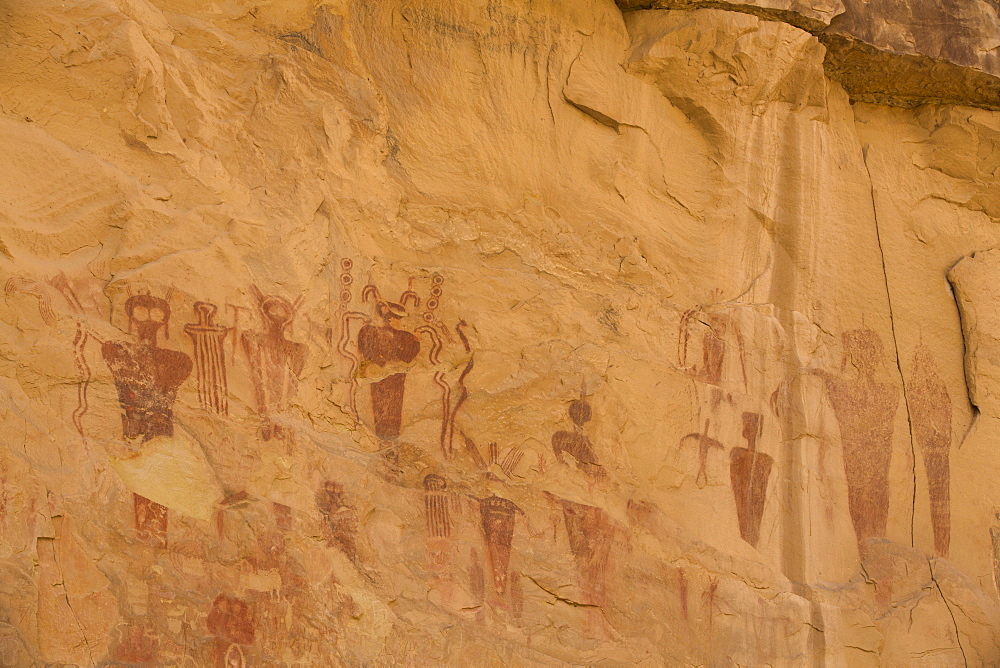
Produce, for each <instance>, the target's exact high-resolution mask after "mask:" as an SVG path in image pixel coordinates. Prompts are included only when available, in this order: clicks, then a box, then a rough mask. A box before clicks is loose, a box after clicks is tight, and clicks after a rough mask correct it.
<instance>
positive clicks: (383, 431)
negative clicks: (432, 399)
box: [358, 286, 420, 441]
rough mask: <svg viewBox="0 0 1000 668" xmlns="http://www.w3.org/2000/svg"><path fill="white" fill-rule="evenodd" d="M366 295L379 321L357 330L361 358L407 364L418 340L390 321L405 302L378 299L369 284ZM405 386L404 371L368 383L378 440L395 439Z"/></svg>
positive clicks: (398, 315) (413, 356)
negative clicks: (372, 300)
mask: <svg viewBox="0 0 1000 668" xmlns="http://www.w3.org/2000/svg"><path fill="white" fill-rule="evenodd" d="M369 294H371V295H374V297H375V299H376V302H375V315H376V316H377V317H378V318H379V319H380V320H381V321H382V324H380V325H373V324H367V325H365V326H364V327H362V328H361V331H360V332H358V350H359V351H360V353H361V356H362V358H363V359H364V360H365V361H366V362H368V363H370V364H374V365H376V366H380V367H385V366H387V365H389V364H392V363H403V364H409V363H410V362H412V361H413V360H415V359H416V357H417V355H418V354H419V353H420V340H419V339H418V338H417V336H416V334H414V333H412V332H408V331H406V330H402V329H396V327H395V325H394V324H393V321H395V320H399V319H400V318H402V317H403V314H405V312H406V307H405V305H401V304H396V303H394V302H387V301H383V300H381V299H379V298H378V293H377V290H375V289H374V287H371V286H370V287H369V288H366V292H365V295H366V297H367V295H369ZM405 386H406V372H405V371H400V372H397V373H392V374H390V375H388V376H386V377H385V378H383V379H382V380H380V381H378V382H375V383H372V385H371V397H372V414H373V417H374V421H375V436H377V437H378V438H379V439H381V440H386V441H392V440H395V439H397V438H399V432H400V429H401V427H402V421H403V393H404V390H405Z"/></svg>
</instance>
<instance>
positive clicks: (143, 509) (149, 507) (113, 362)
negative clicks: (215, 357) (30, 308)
mask: <svg viewBox="0 0 1000 668" xmlns="http://www.w3.org/2000/svg"><path fill="white" fill-rule="evenodd" d="M125 314H126V316H128V322H129V331H131V330H132V329H133V328H134V329H135V330H136V332H137V334H138V339H139V340H138V342H137V343H132V342H129V341H107V342H106V343H105V344H104V345H103V346H102V348H101V352H102V354H103V356H104V361H105V362H106V363H107V365H108V368H109V369H110V370H111V375H112V377H113V378H114V381H115V387H116V388H117V389H118V403H119V404H121V407H122V410H123V411H124V412H123V413H122V432H123V435H124V436H125V438H126V439H127V440H134V439H141V442H142V443H145V442H147V441H149V440H151V439H153V438H155V437H157V436H173V435H174V413H173V406H174V401H176V399H177V388H179V387H180V385H181V383H183V382H184V380H185V379H187V377H188V376H190V375H191V367H192V364H191V358H190V357H188V356H187V355H185V354H184V353H182V352H179V351H176V350H167V349H164V348H160V347H158V345H157V340H156V339H157V335H158V333H159V331H160V329H161V328H163V330H164V333H165V334H167V333H168V332H169V324H170V304H169V303H167V300H165V299H162V298H160V297H152V296H150V295H135V296H132V297H129V298H128V300H126V302H125ZM134 497H135V518H136V529H137V531H138V532H139V535H140V537H142V538H144V539H145V540H148V541H149V542H151V543H153V544H154V545H159V546H161V547H162V546H165V545H166V540H167V509H166V508H165V507H163V506H161V505H160V504H158V503H154V502H153V501H150V500H149V499H147V498H145V497H143V496H140V495H138V494H135V495H134Z"/></svg>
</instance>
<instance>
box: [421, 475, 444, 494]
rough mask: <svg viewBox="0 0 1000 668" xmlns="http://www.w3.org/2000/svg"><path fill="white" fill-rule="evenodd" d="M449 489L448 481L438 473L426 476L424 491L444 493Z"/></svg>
mask: <svg viewBox="0 0 1000 668" xmlns="http://www.w3.org/2000/svg"><path fill="white" fill-rule="evenodd" d="M447 487H448V481H447V480H445V479H444V478H443V477H441V476H439V475H437V474H436V473H429V474H428V475H426V476H424V489H425V490H427V491H428V492H443V491H444V490H445V489H447Z"/></svg>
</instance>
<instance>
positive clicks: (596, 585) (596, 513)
mask: <svg viewBox="0 0 1000 668" xmlns="http://www.w3.org/2000/svg"><path fill="white" fill-rule="evenodd" d="M559 504H560V505H561V506H562V511H563V518H564V519H565V521H566V532H567V533H568V534H569V547H570V550H571V551H572V552H573V557H574V559H575V560H576V567H577V572H578V573H579V576H580V582H581V585H582V589H583V593H584V595H585V596H586V598H587V600H586V601H584V602H585V603H588V604H591V605H603V604H604V603H605V602H606V601H605V598H606V591H605V577H606V575H607V571H608V566H609V562H610V558H611V546H612V544H613V542H614V537H615V526H614V523H613V522H612V521H611V518H610V517H609V516H608V513H607V512H606V511H605V510H604V509H603V508H597V507H595V506H587V505H584V504H582V503H575V502H573V501H567V500H565V499H559Z"/></svg>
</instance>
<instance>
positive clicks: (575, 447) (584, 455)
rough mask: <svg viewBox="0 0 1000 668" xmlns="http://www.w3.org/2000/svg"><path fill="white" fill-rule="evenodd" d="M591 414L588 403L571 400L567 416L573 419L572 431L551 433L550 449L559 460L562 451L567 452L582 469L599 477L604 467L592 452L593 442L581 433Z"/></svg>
mask: <svg viewBox="0 0 1000 668" xmlns="http://www.w3.org/2000/svg"><path fill="white" fill-rule="evenodd" d="M591 415H592V412H591V409H590V404H589V403H587V401H585V400H584V399H578V400H576V401H573V402H571V403H570V405H569V418H570V420H572V421H573V431H557V432H556V433H555V434H553V435H552V450H553V452H555V455H556V457H557V458H559V459H560V460H562V458H563V453H564V452H568V453H569V454H571V455H572V456H573V458H574V459H575V460H576V462H577V466H579V467H580V468H581V469H582V470H583V471H585V472H586V473H588V474H590V475H592V476H595V477H600V476H603V475H604V468H603V467H602V466H601V464H600V462H599V461H598V459H597V454H596V453H595V452H594V444H593V443H591V442H590V439H589V438H587V436H586V434H584V433H583V426H584V425H585V424H587V423H588V422H590V418H591Z"/></svg>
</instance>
